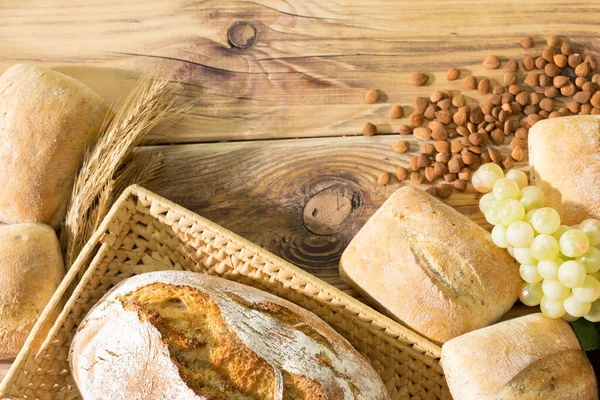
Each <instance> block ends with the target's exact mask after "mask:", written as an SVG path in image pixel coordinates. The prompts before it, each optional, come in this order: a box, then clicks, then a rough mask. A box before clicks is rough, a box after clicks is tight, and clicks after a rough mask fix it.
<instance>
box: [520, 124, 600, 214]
mask: <svg viewBox="0 0 600 400" xmlns="http://www.w3.org/2000/svg"><path fill="white" fill-rule="evenodd" d="M528 143H529V165H530V166H531V172H530V177H531V181H532V183H533V184H534V185H536V186H538V187H540V188H541V189H542V190H543V191H544V194H545V195H546V206H547V207H552V208H554V209H555V210H556V211H558V213H559V214H560V218H561V223H562V224H564V225H575V224H579V223H580V222H581V221H583V220H584V219H587V218H598V219H600V192H598V190H597V189H596V188H597V187H598V186H599V185H600V159H599V157H600V116H598V115H581V116H571V117H562V118H553V119H547V120H542V121H539V122H537V123H536V124H535V125H534V126H533V127H532V128H531V129H530V130H529V138H528Z"/></svg>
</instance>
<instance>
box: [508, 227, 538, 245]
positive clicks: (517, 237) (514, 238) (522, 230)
mask: <svg viewBox="0 0 600 400" xmlns="http://www.w3.org/2000/svg"><path fill="white" fill-rule="evenodd" d="M504 233H505V238H506V239H507V241H508V243H509V244H510V246H513V247H527V246H529V245H530V244H531V241H532V240H533V236H534V233H533V228H532V227H531V225H529V224H528V223H527V222H525V221H515V222H513V223H512V224H510V225H509V226H508V228H506V230H505V231H504ZM506 247H508V246H506Z"/></svg>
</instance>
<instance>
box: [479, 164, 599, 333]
mask: <svg viewBox="0 0 600 400" xmlns="http://www.w3.org/2000/svg"><path fill="white" fill-rule="evenodd" d="M472 183H473V186H474V187H475V189H476V190H477V191H479V192H482V193H486V194H485V195H483V197H482V198H481V201H480V202H479V208H480V210H481V212H483V214H484V215H485V219H486V220H487V221H488V222H489V223H490V224H492V225H494V228H493V229H492V240H493V241H494V243H495V244H496V245H497V246H499V247H502V248H505V249H507V250H508V252H509V253H510V255H511V256H513V257H514V258H515V259H516V260H517V261H518V262H519V263H520V264H521V266H520V274H521V278H523V280H524V281H525V283H524V285H523V287H522V288H521V292H520V293H519V298H520V299H521V302H522V303H523V304H525V305H528V306H536V305H540V308H541V310H542V313H543V314H544V315H546V316H548V317H550V318H564V319H567V320H575V319H577V318H579V317H584V318H585V319H587V320H589V321H592V322H598V321H600V299H599V298H600V272H599V271H600V250H599V247H600V221H599V220H597V219H586V220H585V221H583V222H582V223H581V224H579V225H575V226H567V225H561V223H560V215H558V212H557V211H556V210H554V209H553V208H550V207H544V202H545V198H544V192H543V191H542V190H541V189H540V188H538V187H536V186H528V182H527V176H526V175H525V173H523V172H522V171H519V170H510V171H507V173H506V175H504V173H503V171H502V169H501V168H500V167H499V166H498V165H496V164H493V163H489V164H484V165H482V166H481V167H480V168H479V169H478V170H477V171H476V172H475V173H474V174H473V178H472Z"/></svg>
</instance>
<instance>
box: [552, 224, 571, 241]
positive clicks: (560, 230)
mask: <svg viewBox="0 0 600 400" xmlns="http://www.w3.org/2000/svg"><path fill="white" fill-rule="evenodd" d="M569 229H571V227H570V226H569V225H560V226H559V227H558V229H557V230H556V232H554V233H553V234H552V237H553V238H554V239H556V240H560V237H561V236H562V234H563V233H565V232H566V231H568V230H569Z"/></svg>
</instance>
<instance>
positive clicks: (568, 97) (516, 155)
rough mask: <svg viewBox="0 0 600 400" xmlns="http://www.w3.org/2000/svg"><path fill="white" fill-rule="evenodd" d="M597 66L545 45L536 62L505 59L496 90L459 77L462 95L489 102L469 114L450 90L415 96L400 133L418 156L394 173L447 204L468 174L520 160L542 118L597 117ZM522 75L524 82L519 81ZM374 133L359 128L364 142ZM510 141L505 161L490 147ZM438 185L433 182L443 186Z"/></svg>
mask: <svg viewBox="0 0 600 400" xmlns="http://www.w3.org/2000/svg"><path fill="white" fill-rule="evenodd" d="M521 46H523V47H524V48H527V49H529V48H533V47H534V40H533V39H532V38H530V37H528V38H524V39H523V40H521ZM483 67H484V68H486V69H498V68H500V67H501V61H500V59H499V58H498V57H497V56H493V55H491V56H489V57H487V58H486V59H485V60H484V61H483ZM597 67H598V65H597V61H596V60H595V58H593V57H592V56H590V55H587V56H583V55H581V54H577V53H575V52H574V50H573V48H572V47H571V45H570V44H569V43H568V42H563V41H561V40H560V39H559V38H558V37H556V36H550V37H548V38H547V41H546V46H544V48H543V50H542V53H541V55H540V56H538V57H526V58H524V59H523V60H520V62H519V61H517V60H508V61H507V62H506V63H505V64H504V66H503V68H504V76H503V81H502V83H500V84H496V85H494V84H493V83H492V81H491V80H490V79H489V78H485V77H484V78H480V79H477V78H476V77H475V76H472V75H471V76H467V77H463V78H462V81H461V83H460V86H461V88H462V89H463V91H469V90H478V91H479V92H480V93H481V94H484V95H488V96H487V99H486V102H485V103H483V104H480V105H477V106H474V107H470V106H469V105H467V103H466V100H465V98H464V96H463V95H462V94H454V93H453V92H451V91H450V90H446V91H443V92H441V91H435V92H433V93H431V95H430V96H429V98H426V97H415V98H414V99H413V102H412V109H413V112H412V113H411V114H410V115H409V116H408V120H409V124H407V125H401V126H400V127H399V130H398V131H399V133H400V135H410V134H412V135H413V136H414V137H415V138H417V139H418V140H419V141H420V142H422V143H421V145H420V147H421V148H420V152H419V154H417V155H415V156H414V157H412V158H411V159H410V163H409V168H405V167H403V166H400V167H399V168H398V170H397V171H396V178H397V179H398V180H399V181H403V180H406V179H410V180H411V181H412V182H414V183H417V184H420V183H424V182H425V181H426V182H430V183H434V184H435V185H432V186H430V188H429V189H428V192H430V193H431V194H433V195H437V196H439V197H448V196H449V195H450V194H451V193H452V191H453V188H454V189H456V190H458V191H464V190H466V188H467V184H468V182H470V179H471V172H472V171H475V170H476V169H477V168H479V166H480V165H481V164H484V163H488V162H494V163H497V164H498V165H500V166H501V167H502V168H503V169H510V168H512V167H513V165H514V163H515V161H522V160H523V158H524V149H525V148H526V146H527V136H528V132H529V128H530V127H531V126H533V125H534V124H535V123H536V122H538V121H539V120H542V119H546V118H555V117H560V116H567V115H575V114H580V115H583V114H600V74H594V71H596V69H597ZM520 69H522V70H523V71H525V72H526V75H525V76H524V77H523V78H520V77H518V76H517V72H518V71H519V70H520ZM446 77H447V79H448V80H449V81H453V80H457V79H459V78H461V77H460V70H458V69H456V68H450V69H449V70H448V73H447V75H446ZM427 80H428V76H427V75H426V74H424V73H415V74H414V75H413V83H414V84H415V85H417V86H423V85H425V84H426V83H427ZM365 100H366V102H367V103H369V104H374V103H376V102H377V101H378V95H377V91H376V90H374V89H371V90H369V91H368V93H367V94H366V98H365ZM403 116H404V112H403V108H402V107H400V106H398V105H394V106H392V108H391V109H390V113H389V117H390V118H391V119H398V118H402V117H403ZM376 133H377V127H376V126H375V125H373V124H371V123H369V122H367V123H366V124H365V126H364V127H363V134H364V135H365V136H372V135H374V134H376ZM507 137H512V139H511V142H510V147H511V152H510V155H506V156H503V155H501V153H500V151H499V150H498V148H497V147H495V146H501V145H503V144H505V142H506V140H507ZM392 150H393V151H395V152H398V153H405V152H407V151H408V150H409V142H408V141H405V140H401V141H399V142H396V143H394V144H393V145H392ZM442 180H443V182H442V183H437V182H440V181H442ZM391 181H392V175H391V174H390V173H389V172H383V173H382V174H381V175H380V176H379V178H378V180H377V183H378V184H379V185H387V184H388V183H390V182H391Z"/></svg>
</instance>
